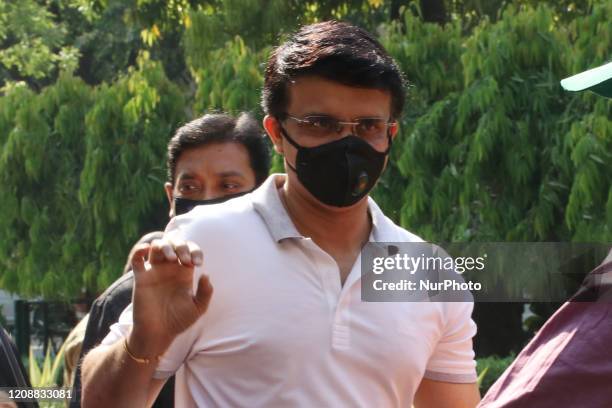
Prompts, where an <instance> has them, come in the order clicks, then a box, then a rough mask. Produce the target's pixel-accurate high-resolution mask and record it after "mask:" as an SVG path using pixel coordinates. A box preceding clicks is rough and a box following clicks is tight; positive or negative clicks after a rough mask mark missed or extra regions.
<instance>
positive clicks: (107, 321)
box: [70, 271, 174, 408]
mask: <svg viewBox="0 0 612 408" xmlns="http://www.w3.org/2000/svg"><path fill="white" fill-rule="evenodd" d="M133 290H134V274H133V273H132V272H131V271H130V272H128V273H126V274H125V275H123V276H121V277H120V278H119V279H117V280H116V281H115V282H113V284H112V285H111V286H109V287H108V289H106V291H104V293H103V294H102V295H100V297H98V298H97V299H96V300H95V301H94V303H93V305H92V306H91V310H90V311H89V322H88V323H87V328H86V330H85V339H84V340H83V348H82V350H81V355H80V357H79V361H83V356H84V355H85V354H87V353H88V352H89V351H90V350H91V349H93V348H94V347H96V346H97V345H98V344H100V342H102V340H103V339H104V338H105V337H106V335H107V334H108V333H109V331H110V326H111V325H112V324H113V323H116V322H117V321H118V320H119V315H121V312H122V311H123V309H125V308H126V307H127V306H128V305H129V304H130V303H131V302H132V291H133ZM72 392H73V398H72V401H71V403H70V407H71V408H75V407H80V406H81V364H79V365H78V366H77V371H76V375H75V376H74V384H73V386H72ZM153 407H156V408H166V407H174V376H172V377H170V378H168V380H167V381H166V384H165V385H164V387H163V388H162V390H161V391H160V393H159V395H158V397H157V399H156V400H155V403H154V404H153Z"/></svg>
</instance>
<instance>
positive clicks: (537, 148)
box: [383, 3, 612, 241]
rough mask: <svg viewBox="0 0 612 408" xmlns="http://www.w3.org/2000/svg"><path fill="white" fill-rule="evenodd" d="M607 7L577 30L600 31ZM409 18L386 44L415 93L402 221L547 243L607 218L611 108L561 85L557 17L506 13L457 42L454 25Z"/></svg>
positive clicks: (600, 227)
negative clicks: (567, 91) (590, 28)
mask: <svg viewBox="0 0 612 408" xmlns="http://www.w3.org/2000/svg"><path fill="white" fill-rule="evenodd" d="M606 7H607V11H608V12H609V11H610V6H609V5H605V4H603V3H602V4H599V5H596V6H595V7H594V12H593V14H591V15H589V16H585V17H581V18H579V19H577V20H576V22H575V24H577V25H580V24H581V19H588V20H589V21H588V24H589V26H591V25H593V26H595V27H600V26H599V25H598V24H599V22H598V19H601V22H602V24H603V22H604V21H605V19H603V15H604V14H605V13H604V11H603V9H604V8H606ZM405 18H406V21H405V26H406V27H411V28H410V29H409V30H408V31H407V32H406V33H405V34H404V33H400V32H399V31H398V30H390V31H389V32H388V33H387V35H386V36H385V37H384V39H383V40H384V42H385V43H386V44H387V45H388V47H389V48H390V49H392V52H393V53H394V55H395V57H396V58H397V59H398V61H399V62H400V64H401V65H402V67H403V69H404V71H405V72H406V73H407V76H408V78H409V79H411V81H412V82H413V83H414V85H415V88H416V89H415V91H413V99H416V100H415V101H410V102H413V103H412V104H410V103H409V106H408V117H407V120H406V121H405V122H406V123H404V127H403V131H402V133H401V136H400V139H399V140H398V142H397V144H398V145H401V148H400V149H401V154H400V156H399V158H398V162H397V166H398V169H399V171H400V173H401V174H402V176H403V177H404V183H405V185H406V187H405V188H404V189H403V198H404V200H403V206H402V213H401V221H402V223H403V224H404V225H405V226H408V227H409V228H411V229H413V230H416V231H417V232H419V233H421V234H422V235H424V236H426V237H427V238H429V239H434V240H440V241H462V240H471V239H478V240H489V241H497V240H499V241H503V240H543V241H546V240H551V241H554V240H570V239H572V238H574V239H576V238H578V237H579V236H582V237H585V236H586V235H585V234H581V228H580V227H578V225H579V224H578V222H577V221H576V220H577V219H579V220H588V219H591V220H595V219H599V220H602V219H606V214H605V205H606V200H607V198H608V194H607V193H608V191H609V188H610V179H611V178H610V170H609V168H606V167H605V166H604V165H603V163H605V162H606V161H609V159H610V152H611V151H612V147H611V146H610V142H611V138H610V136H609V128H610V125H611V123H610V120H609V117H610V115H609V109H610V102H609V101H606V100H597V102H595V101H596V100H595V99H594V98H593V97H592V96H591V95H580V96H572V95H567V94H565V93H563V91H562V90H561V88H560V87H559V86H558V81H559V79H560V78H563V77H564V76H566V75H567V74H568V73H570V72H573V70H575V69H576V68H575V67H573V66H568V65H569V64H568V61H567V60H568V59H569V58H564V57H563V56H565V55H567V54H568V53H571V52H572V50H573V49H575V48H576V44H572V42H571V40H570V35H569V33H568V31H567V30H564V28H563V27H562V26H561V25H560V24H559V23H558V22H557V19H556V17H555V14H554V13H553V11H552V10H551V9H550V8H548V7H545V6H541V7H538V8H537V9H533V8H530V7H525V8H513V7H509V8H508V9H507V10H506V11H505V12H504V13H503V15H502V17H501V18H500V19H499V20H498V21H497V22H496V23H490V22H488V21H487V20H486V19H485V20H484V21H482V22H481V23H480V24H479V25H478V26H477V27H476V28H475V29H474V30H473V32H471V33H469V35H463V38H461V37H459V36H460V35H461V34H460V31H459V28H458V27H457V26H456V24H448V25H446V26H445V27H440V26H437V25H432V24H427V23H422V22H421V21H419V20H417V19H415V18H414V17H412V16H411V15H406V16H405ZM594 20H595V21H594ZM605 27H607V35H608V37H609V36H610V35H609V33H610V30H611V29H612V28H611V27H610V26H609V24H608V25H607V26H605ZM601 30H603V28H601V29H600V31H599V34H601ZM414 33H417V38H425V39H426V40H425V44H423V45H422V47H421V43H422V41H417V38H412V37H411V35H413V34H414ZM420 33H427V35H426V36H425V35H421V34H420ZM599 38H601V36H600V37H599ZM436 43H439V44H445V46H443V48H442V50H441V51H440V54H441V55H437V54H436V53H437V50H438V49H440V47H435V46H432V45H434V44H436ZM585 48H586V47H585ZM592 49H593V50H595V47H593V48H592ZM608 49H609V47H608ZM432 50H436V51H432ZM574 52H576V53H577V54H580V53H582V52H584V48H582V47H580V48H577V49H575V51H574ZM430 53H433V54H434V55H433V56H432V57H431V58H432V59H433V60H434V62H433V63H432V62H429V61H428V60H427V57H428V56H429V55H430ZM447 58H448V59H447ZM593 59H594V60H595V61H596V60H597V58H593ZM595 63H597V62H595ZM423 67H427V69H424V68H423ZM584 68H586V67H585V66H583V67H582V68H580V69H584ZM440 83H444V86H441V85H440ZM572 99H581V100H582V101H581V103H580V105H581V106H580V107H579V102H573V101H572ZM423 107H424V108H425V109H424V110H423ZM589 112H590V113H589ZM411 116H414V117H411ZM593 126H596V130H593ZM572 129H573V130H572ZM583 172H584V173H583ZM581 174H584V175H581ZM574 202H576V204H574ZM587 208H588V209H591V211H592V212H593V213H592V214H589V213H587ZM564 213H565V217H564ZM564 221H565V222H564ZM582 222H583V223H584V221H582ZM589 225H590V229H589V235H588V236H589V237H590V239H591V240H606V239H607V240H609V239H610V237H611V236H612V231H610V226H609V225H606V223H602V222H591V223H590V224H589Z"/></svg>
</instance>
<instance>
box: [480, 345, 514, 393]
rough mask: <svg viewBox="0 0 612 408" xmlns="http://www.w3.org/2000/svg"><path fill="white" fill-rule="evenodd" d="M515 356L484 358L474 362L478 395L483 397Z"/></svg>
mask: <svg viewBox="0 0 612 408" xmlns="http://www.w3.org/2000/svg"><path fill="white" fill-rule="evenodd" d="M515 357H516V356H514V355H509V356H507V357H497V356H491V357H485V358H479V359H477V360H476V371H477V372H478V387H479V388H480V394H481V395H484V394H485V393H486V392H487V391H488V389H489V388H491V386H492V385H493V383H494V382H495V381H497V379H498V378H499V377H500V376H501V375H502V374H503V373H504V371H506V369H507V368H508V367H509V366H510V364H512V362H513V361H514V359H515Z"/></svg>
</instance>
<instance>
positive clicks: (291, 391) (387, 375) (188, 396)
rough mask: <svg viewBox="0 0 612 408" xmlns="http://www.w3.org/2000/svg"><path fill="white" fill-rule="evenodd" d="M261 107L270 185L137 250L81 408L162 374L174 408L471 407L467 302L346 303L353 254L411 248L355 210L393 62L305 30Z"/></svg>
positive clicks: (349, 30) (389, 122)
mask: <svg viewBox="0 0 612 408" xmlns="http://www.w3.org/2000/svg"><path fill="white" fill-rule="evenodd" d="M262 99H263V107H264V110H265V112H266V117H265V119H264V126H265V128H266V130H267V132H268V134H269V136H270V138H271V140H272V142H273V144H274V147H275V149H276V151H277V152H278V153H280V154H281V155H283V156H284V159H285V165H286V168H287V175H272V176H270V178H268V180H267V181H266V182H265V183H264V184H263V185H262V186H261V187H260V188H259V189H257V190H256V191H254V192H253V193H251V194H248V195H246V196H243V197H241V198H238V199H235V200H232V201H230V202H228V203H225V204H221V205H216V206H208V207H207V208H206V209H205V210H202V209H197V208H196V209H195V210H193V211H191V212H190V213H188V214H186V215H184V216H180V217H176V218H175V219H174V220H173V221H172V222H171V223H170V224H169V225H168V227H167V230H166V231H167V233H166V235H165V237H164V239H163V240H160V241H156V242H154V243H153V244H152V245H151V246H147V245H144V246H142V247H141V248H140V250H139V251H138V252H137V254H136V256H135V257H134V260H133V267H134V272H135V288H134V297H133V304H132V305H130V306H129V307H128V308H127V309H126V310H125V311H124V313H123V314H122V315H121V318H120V319H119V322H118V323H117V324H115V325H114V326H113V327H112V328H111V333H110V334H109V336H108V337H107V338H106V339H105V340H104V342H103V344H102V345H101V346H100V347H98V348H96V349H94V350H93V351H92V352H91V353H90V354H89V355H88V356H87V357H86V358H85V362H84V364H83V388H84V391H83V405H84V406H85V407H89V406H101V407H106V406H113V407H115V406H126V407H133V406H143V405H145V403H146V402H147V401H152V400H153V399H154V398H155V395H156V393H157V392H158V390H159V388H160V387H161V385H162V384H163V379H164V378H167V377H168V376H170V375H172V374H174V373H175V372H176V394H175V401H176V405H177V406H185V407H191V406H209V407H294V406H295V407H410V406H411V404H412V403H414V404H415V406H416V407H449V408H450V407H453V408H463V407H474V406H475V405H476V404H477V403H478V400H479V394H478V389H477V386H476V373H475V363H474V353H473V351H472V340H471V339H472V337H473V335H474V334H475V330H476V329H475V325H474V323H473V322H472V320H471V318H470V316H471V311H472V305H471V304H470V303H435V302H405V303H401V302H388V303H384V302H381V303H368V302H362V301H361V286H360V285H361V270H360V251H361V248H362V247H363V245H364V244H365V243H367V242H369V241H380V242H383V241H386V242H418V241H420V239H419V238H418V237H416V236H414V235H413V234H411V233H409V232H407V231H405V230H404V229H402V228H400V227H398V226H396V225H394V224H393V223H392V222H391V221H390V220H389V219H388V218H387V217H385V216H384V214H383V213H382V212H381V211H380V209H379V208H378V206H377V205H376V204H375V203H374V201H373V200H372V199H371V198H369V197H368V195H367V194H368V192H369V191H370V190H371V189H372V187H373V186H374V185H375V183H376V181H377V180H378V178H379V177H380V174H381V173H382V171H383V170H384V167H385V165H386V162H387V159H388V152H389V150H390V148H391V143H392V140H393V138H394V137H395V135H396V133H397V122H396V119H397V118H399V116H400V114H401V110H402V107H403V102H404V89H403V80H402V76H401V74H400V71H399V69H398V68H397V66H396V64H395V62H394V61H393V60H392V58H391V57H390V56H389V55H388V54H387V53H386V51H385V50H384V48H383V47H382V46H381V45H380V44H379V43H378V41H376V40H375V39H374V38H373V37H372V36H371V35H370V34H369V33H367V32H365V31H364V30H362V29H359V28H357V27H354V26H351V25H348V24H345V23H338V22H323V23H318V24H314V25H310V26H306V27H303V28H302V29H300V30H299V31H298V32H297V33H295V34H294V35H293V36H292V37H291V38H290V39H289V40H288V41H287V42H285V43H284V44H282V45H281V46H280V47H279V48H277V49H276V50H275V51H274V52H273V54H272V55H271V57H270V60H269V61H268V66H267V68H266V75H265V84H264V91H263V98H262ZM200 248H201V249H200ZM145 253H148V254H149V263H148V264H146V265H145V264H144V263H143V260H142V256H143V255H144V254H145ZM213 287H214V294H213Z"/></svg>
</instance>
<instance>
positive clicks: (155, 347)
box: [125, 330, 172, 361]
mask: <svg viewBox="0 0 612 408" xmlns="http://www.w3.org/2000/svg"><path fill="white" fill-rule="evenodd" d="M171 342H172V341H171V340H167V339H160V338H154V337H153V336H148V335H146V334H141V333H139V332H138V330H131V331H130V333H129V334H128V335H127V337H126V339H125V345H126V347H127V348H128V349H129V350H128V353H129V354H130V355H131V356H132V357H136V358H137V359H146V360H151V361H156V360H157V359H159V357H161V355H162V354H164V352H165V351H166V350H167V349H168V347H169V346H170V343H171Z"/></svg>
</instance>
